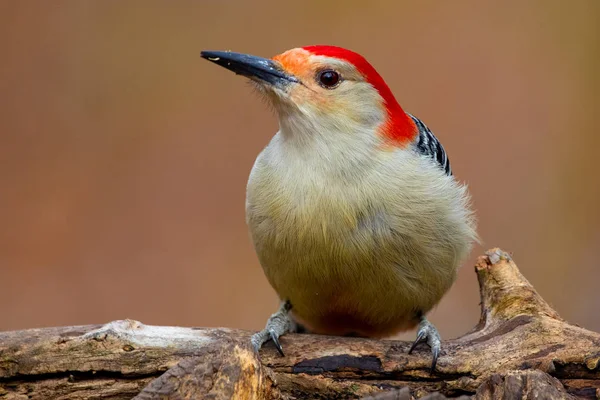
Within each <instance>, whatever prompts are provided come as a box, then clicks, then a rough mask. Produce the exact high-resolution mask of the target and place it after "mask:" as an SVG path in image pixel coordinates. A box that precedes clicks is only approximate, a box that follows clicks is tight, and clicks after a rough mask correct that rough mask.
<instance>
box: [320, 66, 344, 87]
mask: <svg viewBox="0 0 600 400" xmlns="http://www.w3.org/2000/svg"><path fill="white" fill-rule="evenodd" d="M317 78H318V79H319V84H320V85H321V86H323V87H324V88H327V89H332V88H334V87H336V86H337V84H338V83H339V82H340V74H338V73H337V72H335V71H334V70H331V69H327V70H325V71H321V72H319V74H318V76H317Z"/></svg>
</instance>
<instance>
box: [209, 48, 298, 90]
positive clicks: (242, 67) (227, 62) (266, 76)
mask: <svg viewBox="0 0 600 400" xmlns="http://www.w3.org/2000/svg"><path fill="white" fill-rule="evenodd" d="M200 56H201V57H203V58H206V59H207V60H209V61H212V62H214V63H215V64H218V65H220V66H221V67H224V68H227V69H228V70H230V71H233V72H235V73H236V74H238V75H243V76H245V77H248V78H252V79H258V80H261V81H263V82H267V83H269V84H271V85H273V86H284V85H287V84H289V83H292V82H298V79H297V78H296V77H295V76H293V75H291V74H288V73H287V72H285V71H283V70H282V69H281V66H280V65H279V64H278V63H277V62H275V61H273V60H269V59H268V58H261V57H256V56H251V55H249V54H241V53H233V52H231V51H202V52H200Z"/></svg>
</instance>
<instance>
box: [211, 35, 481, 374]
mask: <svg viewBox="0 0 600 400" xmlns="http://www.w3.org/2000/svg"><path fill="white" fill-rule="evenodd" d="M201 56H202V57H204V58H206V59H208V60H210V61H212V62H214V63H216V64H218V65H221V66H223V67H225V68H227V69H229V70H231V71H233V72H235V73H236V74H240V75H244V76H246V77H248V78H250V79H251V80H252V81H253V82H254V83H255V86H256V87H257V89H258V90H259V91H260V92H261V93H262V94H264V95H265V96H266V98H267V99H268V100H269V101H270V103H271V104H272V105H273V106H274V108H275V110H276V111H277V116H278V118H279V127H280V129H279V132H277V134H275V136H274V137H273V139H272V140H271V142H270V143H269V144H268V145H267V146H266V148H265V149H264V150H263V151H262V152H261V153H260V155H259V156H258V158H257V159H256V162H255V164H254V167H253V169H252V172H251V173H250V179H249V181H248V187H247V196H246V220H247V223H248V226H249V228H250V234H251V237H252V241H253V243H254V247H255V249H256V252H257V254H258V258H259V260H260V263H261V265H262V267H263V269H264V272H265V274H266V276H267V279H268V280H269V282H270V284H271V286H273V288H274V289H275V291H276V292H277V294H278V295H279V297H280V299H281V301H282V303H281V307H280V309H279V311H278V312H276V313H275V314H273V315H272V316H271V318H270V319H269V321H268V322H267V326H266V328H265V329H264V330H263V331H261V332H259V333H257V334H255V335H254V336H253V337H252V343H253V345H254V347H255V348H256V349H257V350H258V349H260V347H261V346H262V345H263V344H264V343H265V342H267V341H268V340H273V342H274V343H275V345H276V347H277V348H278V350H279V351H280V352H281V353H282V354H283V350H282V348H281V345H280V343H279V336H280V335H282V334H284V333H286V332H289V331H295V330H297V329H298V327H299V326H301V327H304V328H306V329H307V330H308V331H310V332H313V333H319V334H329V335H357V336H365V337H385V336H390V335H393V334H395V333H397V332H400V331H403V330H407V329H411V328H414V327H415V326H417V325H418V330H417V339H416V341H415V342H414V344H413V346H412V347H411V349H410V350H409V352H411V351H412V350H413V349H414V347H415V346H416V345H417V344H418V343H419V342H421V341H426V342H427V343H428V344H429V345H430V347H431V349H432V353H433V362H432V369H435V365H436V362H437V359H438V355H439V352H440V346H441V343H440V336H439V334H438V332H437V330H436V329H435V327H434V326H433V325H432V324H431V323H430V322H429V321H428V320H427V319H426V318H425V314H426V313H427V312H428V311H430V310H431V309H432V308H433V307H434V306H435V305H436V304H437V303H438V302H439V301H440V299H441V298H442V296H443V295H444V294H445V293H446V292H447V291H448V289H449V288H450V286H451V285H452V283H453V282H454V280H455V278H456V274H457V269H458V267H459V266H460V264H461V263H462V262H463V261H464V260H465V258H466V256H467V255H468V253H469V251H470V248H471V245H472V243H473V241H475V240H477V235H476V232H475V223H474V218H473V215H472V212H471V210H470V206H469V196H468V194H467V190H466V187H465V186H464V185H462V184H460V183H459V182H457V180H456V179H455V178H454V177H453V175H452V172H451V170H450V162H449V160H448V157H447V155H446V152H445V151H444V148H443V147H442V145H441V144H440V142H439V141H438V140H437V139H436V137H435V136H434V135H433V133H432V132H431V131H430V130H429V129H428V128H427V126H426V125H425V124H424V123H423V122H421V121H420V120H419V119H418V118H416V117H414V116H412V115H410V114H407V113H405V112H404V111H403V110H402V108H401V107H400V105H399V104H398V102H397V101H396V99H395V98H394V95H393V94H392V92H391V91H390V89H389V87H388V86H387V84H386V83H385V82H384V80H383V79H382V78H381V76H380V75H379V74H378V73H377V71H375V69H374V68H373V67H372V66H371V65H370V64H369V63H368V62H367V61H366V60H365V59H364V58H363V57H362V56H360V55H359V54H357V53H354V52H352V51H349V50H346V49H343V48H340V47H334V46H309V47H303V48H297V49H292V50H289V51H286V52H285V53H283V54H280V55H278V56H276V57H274V58H273V59H265V58H260V57H255V56H251V55H246V54H239V53H233V52H229V51H227V52H220V51H203V52H202V53H201Z"/></svg>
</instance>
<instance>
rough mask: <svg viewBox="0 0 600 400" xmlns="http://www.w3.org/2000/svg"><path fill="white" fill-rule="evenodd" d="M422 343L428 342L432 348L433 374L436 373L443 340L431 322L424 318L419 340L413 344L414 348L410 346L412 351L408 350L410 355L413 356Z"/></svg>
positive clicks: (420, 326) (418, 333) (419, 328)
mask: <svg viewBox="0 0 600 400" xmlns="http://www.w3.org/2000/svg"><path fill="white" fill-rule="evenodd" d="M422 341H427V344H428V345H429V347H431V354H432V355H433V361H432V362H431V372H432V373H433V372H434V371H435V366H436V365H437V360H438V357H439V356H440V351H441V348H442V339H441V337H440V334H439V333H438V331H437V329H436V328H435V326H433V324H432V323H431V322H429V321H428V320H427V318H425V317H422V318H421V322H419V327H418V329H417V339H416V340H415V341H414V342H413V344H412V346H410V350H408V354H411V353H412V352H413V350H414V349H415V347H417V345H418V344H419V343H421V342H422Z"/></svg>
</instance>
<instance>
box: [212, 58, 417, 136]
mask: <svg viewBox="0 0 600 400" xmlns="http://www.w3.org/2000/svg"><path fill="white" fill-rule="evenodd" d="M201 56H202V57H204V58H206V59H208V60H210V61H212V62H214V63H216V64H218V65H220V66H222V67H224V68H227V69H229V70H231V71H233V72H235V73H236V74H239V75H243V76H246V77H248V78H250V79H251V80H252V81H253V82H254V83H255V84H256V86H257V88H258V89H259V90H260V91H261V92H262V93H264V94H265V95H266V96H267V97H268V98H269V100H270V101H271V103H272V104H273V106H274V107H275V109H276V110H277V113H278V115H279V120H280V124H281V125H282V127H286V128H287V129H288V130H291V131H298V132H300V131H302V132H307V133H308V134H311V132H337V133H339V134H340V135H373V134H375V136H377V138H378V139H381V140H383V142H385V143H389V144H393V145H395V146H399V145H400V146H402V145H405V144H406V143H408V142H409V141H411V140H412V139H413V138H414V137H415V135H416V132H417V129H416V126H415V124H414V122H413V121H412V119H411V118H410V117H409V116H408V115H407V114H406V113H405V112H404V111H403V110H402V108H401V107H400V105H399V104H398V102H397V101H396V99H395V98H394V95H393V94H392V92H391V90H390V88H389V87H388V86H387V84H386V83H385V81H384V80H383V78H382V77H381V76H380V75H379V73H377V71H376V70H375V68H373V66H371V64H369V62H367V60H365V58H364V57H362V56H361V55H359V54H357V53H355V52H353V51H350V50H346V49H343V48H341V47H334V46H307V47H301V48H295V49H292V50H288V51H286V52H284V53H282V54H279V55H277V56H275V57H273V58H272V59H266V58H261V57H256V56H252V55H247V54H240V53H233V52H230V51H225V52H223V51H203V52H202V53H201Z"/></svg>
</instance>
